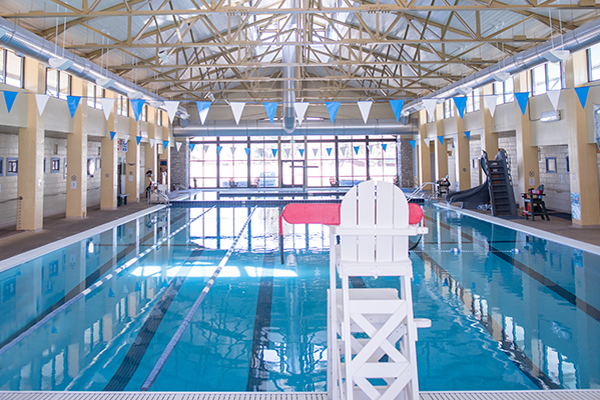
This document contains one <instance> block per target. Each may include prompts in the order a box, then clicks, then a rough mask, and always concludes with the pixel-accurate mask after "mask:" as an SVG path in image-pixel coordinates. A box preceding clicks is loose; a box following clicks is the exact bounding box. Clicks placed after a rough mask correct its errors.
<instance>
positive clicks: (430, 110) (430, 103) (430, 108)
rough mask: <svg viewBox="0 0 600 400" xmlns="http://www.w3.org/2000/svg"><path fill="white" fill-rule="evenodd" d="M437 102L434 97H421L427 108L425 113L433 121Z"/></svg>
mask: <svg viewBox="0 0 600 400" xmlns="http://www.w3.org/2000/svg"><path fill="white" fill-rule="evenodd" d="M436 104H437V100H436V99H423V105H424V106H425V108H426V109H427V114H429V118H431V120H432V121H435V105H436Z"/></svg>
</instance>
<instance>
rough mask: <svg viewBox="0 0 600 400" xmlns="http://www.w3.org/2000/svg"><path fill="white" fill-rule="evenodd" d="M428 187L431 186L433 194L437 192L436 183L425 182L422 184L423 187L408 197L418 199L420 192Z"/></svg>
mask: <svg viewBox="0 0 600 400" xmlns="http://www.w3.org/2000/svg"><path fill="white" fill-rule="evenodd" d="M427 185H431V192H432V193H433V192H434V191H435V185H436V183H435V182H424V183H422V184H421V186H419V187H418V188H416V189H415V190H414V191H413V192H412V193H410V194H409V195H408V196H409V197H410V198H414V197H417V194H418V193H419V192H422V191H423V189H424V188H425V186H427ZM419 197H423V196H419Z"/></svg>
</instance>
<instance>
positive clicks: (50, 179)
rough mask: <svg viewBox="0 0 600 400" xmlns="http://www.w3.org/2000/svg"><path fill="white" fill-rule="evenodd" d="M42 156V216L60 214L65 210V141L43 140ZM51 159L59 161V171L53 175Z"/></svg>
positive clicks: (50, 138) (47, 138) (48, 138)
mask: <svg viewBox="0 0 600 400" xmlns="http://www.w3.org/2000/svg"><path fill="white" fill-rule="evenodd" d="M55 150H56V151H55ZM88 151H89V150H88ZM44 154H46V173H45V174H44V215H52V214H58V213H62V212H65V210H66V190H67V180H66V178H65V159H66V158H67V139H57V138H52V137H46V138H44ZM53 157H57V158H58V159H59V161H58V162H59V165H58V167H59V170H58V172H54V173H53V172H52V171H51V165H52V158H53Z"/></svg>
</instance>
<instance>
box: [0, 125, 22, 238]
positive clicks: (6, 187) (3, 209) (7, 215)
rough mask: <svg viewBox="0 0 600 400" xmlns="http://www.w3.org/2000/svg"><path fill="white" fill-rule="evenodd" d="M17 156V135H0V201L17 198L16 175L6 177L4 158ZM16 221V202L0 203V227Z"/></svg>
mask: <svg viewBox="0 0 600 400" xmlns="http://www.w3.org/2000/svg"><path fill="white" fill-rule="evenodd" d="M18 155H19V137H18V136H17V135H10V134H3V133H0V160H2V175H0V201H2V200H8V199H14V198H16V197H17V175H14V176H6V157H17V156H18ZM16 221H17V201H8V202H6V203H0V226H2V225H7V224H15V223H16Z"/></svg>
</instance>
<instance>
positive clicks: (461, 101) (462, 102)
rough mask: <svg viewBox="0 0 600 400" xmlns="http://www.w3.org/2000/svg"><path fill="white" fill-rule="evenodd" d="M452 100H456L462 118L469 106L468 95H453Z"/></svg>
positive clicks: (455, 103)
mask: <svg viewBox="0 0 600 400" xmlns="http://www.w3.org/2000/svg"><path fill="white" fill-rule="evenodd" d="M452 100H454V105H456V109H457V110H458V115H460V119H462V118H463V117H464V116H465V108H467V96H458V97H453V98H452Z"/></svg>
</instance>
